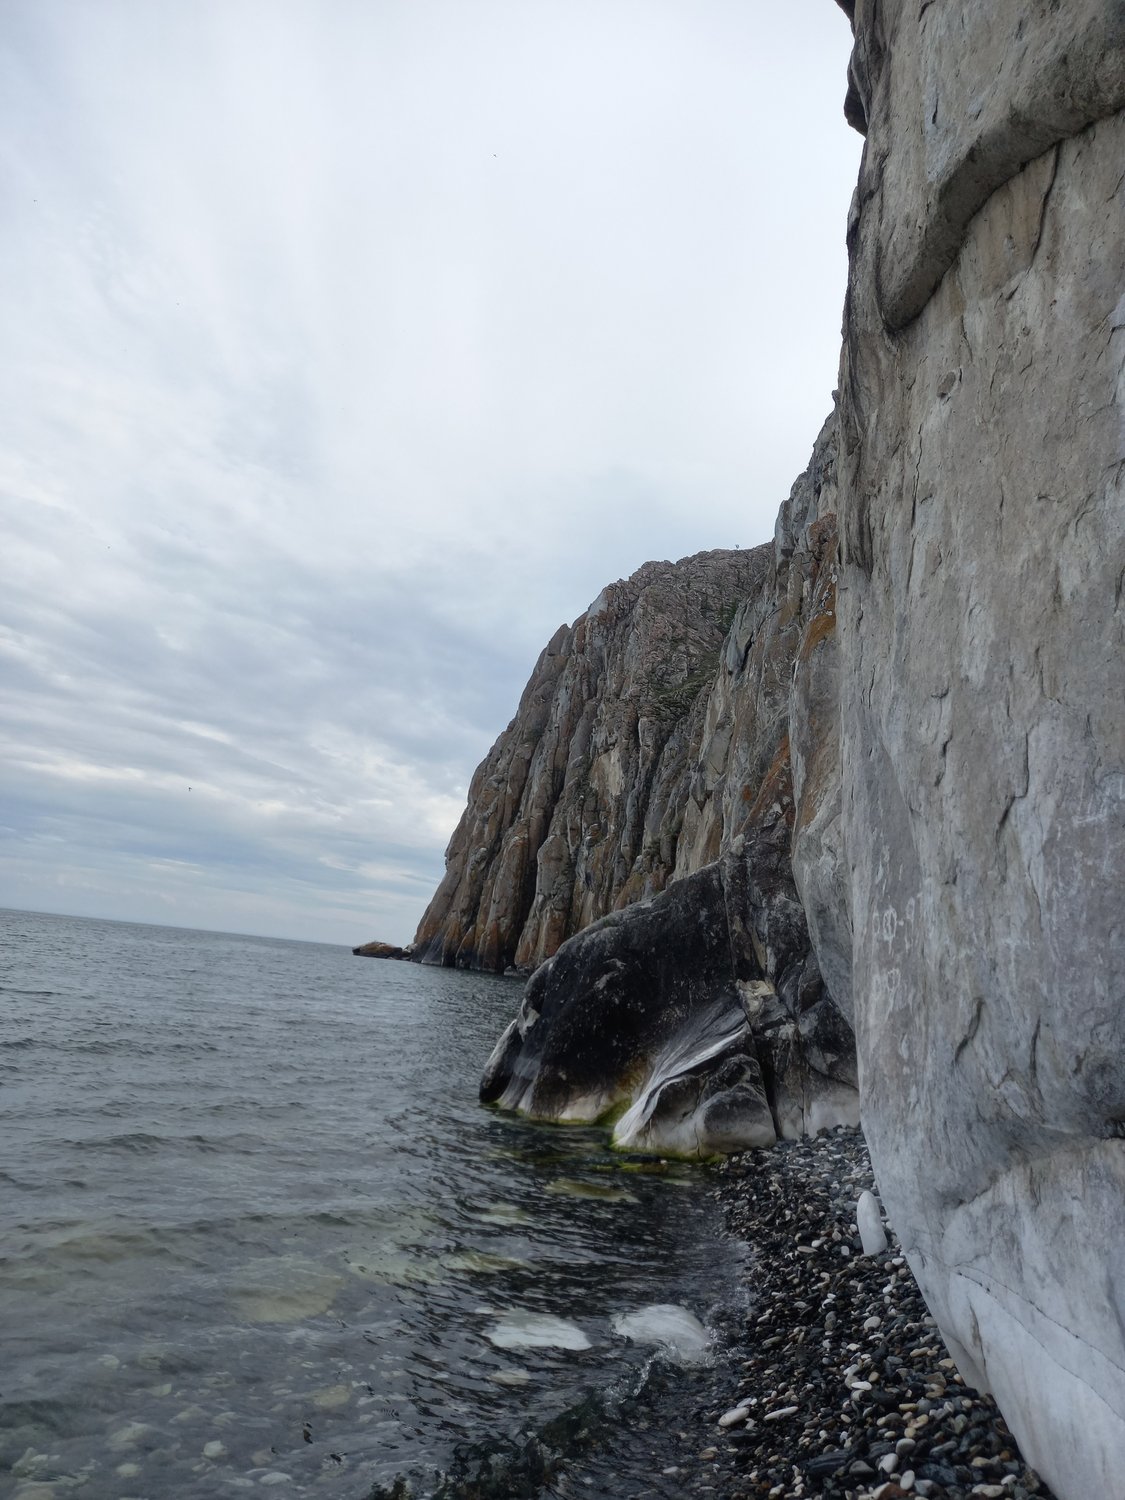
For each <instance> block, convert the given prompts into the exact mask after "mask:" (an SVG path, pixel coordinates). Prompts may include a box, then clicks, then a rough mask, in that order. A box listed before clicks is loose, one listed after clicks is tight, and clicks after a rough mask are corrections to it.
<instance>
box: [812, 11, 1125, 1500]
mask: <svg viewBox="0 0 1125 1500" xmlns="http://www.w3.org/2000/svg"><path fill="white" fill-rule="evenodd" d="M854 26H855V32H856V47H855V53H854V57H853V63H852V69H851V85H852V86H851V92H850V94H849V106H848V113H849V117H850V118H851V119H853V121H854V122H856V123H858V124H859V125H860V126H861V127H865V128H866V131H867V144H866V148H865V153H864V160H863V166H862V169H861V174H860V181H859V186H858V190H857V193H856V197H855V200H854V206H853V215H852V222H851V224H850V226H849V232H850V246H851V276H850V286H849V294H848V307H847V314H846V321H845V349H844V358H843V366H842V382H841V384H842V398H841V455H840V530H841V552H842V558H841V571H840V599H839V617H840V645H839V649H840V652H841V677H840V693H841V701H842V752H843V772H844V788H845V796H844V803H843V835H844V841H845V845H846V849H847V864H848V867H849V882H850V899H851V905H852V914H853V917H854V925H855V950H854V968H853V974H852V990H853V994H854V997H855V1019H856V1031H857V1041H858V1051H859V1064H860V1082H861V1093H862V1098H863V1119H864V1126H865V1130H866V1133H867V1136H868V1140H869V1143H870V1146H871V1152H872V1157H873V1160H874V1162H875V1165H876V1171H877V1175H878V1179H879V1183H880V1187H881V1190H882V1192H883V1194H884V1197H885V1200H886V1203H887V1205H888V1208H889V1210H890V1214H891V1217H892V1219H893V1221H894V1223H895V1227H896V1229H897V1230H898V1232H899V1234H900V1236H901V1239H902V1242H903V1245H904V1247H905V1248H906V1249H907V1253H908V1256H909V1259H910V1262H911V1265H912V1267H913V1269H914V1271H915V1273H916V1275H917V1277H918V1280H919V1283H920V1284H921V1286H922V1289H923V1291H924V1293H925V1295H926V1298H927V1301H928V1302H929V1304H930V1307H931V1309H932V1310H933V1312H934V1314H935V1316H936V1317H937V1319H938V1322H939V1325H940V1327H941V1330H942V1333H943V1335H944V1337H945V1338H946V1341H947V1342H948V1344H949V1346H950V1349H951V1351H952V1352H953V1353H954V1354H955V1356H956V1358H957V1360H958V1363H959V1364H960V1366H961V1368H962V1370H963V1371H964V1373H965V1375H966V1377H967V1378H968V1379H970V1380H971V1381H973V1382H974V1383H976V1384H977V1385H980V1386H982V1387H985V1388H987V1389H991V1390H992V1391H993V1392H994V1393H995V1395H996V1397H997V1399H998V1401H999V1403H1000V1406H1001V1408H1002V1410H1003V1412H1004V1415H1005V1417H1006V1419H1007V1421H1008V1422H1009V1424H1010V1425H1011V1427H1012V1430H1013V1431H1014V1433H1015V1434H1016V1436H1017V1438H1018V1440H1019V1442H1020V1445H1021V1447H1022V1448H1023V1450H1024V1453H1025V1454H1026V1456H1027V1457H1028V1458H1029V1460H1030V1461H1031V1462H1032V1463H1033V1464H1034V1465H1035V1466H1036V1467H1037V1468H1038V1469H1039V1470H1040V1471H1041V1472H1042V1474H1043V1475H1044V1476H1045V1477H1046V1478H1047V1479H1048V1481H1049V1482H1050V1484H1051V1485H1052V1486H1053V1487H1054V1488H1055V1489H1056V1491H1057V1492H1058V1493H1059V1494H1060V1495H1061V1496H1066V1497H1068V1500H1079V1497H1083V1500H1084V1497H1087V1496H1090V1495H1095V1494H1105V1495H1109V1494H1116V1493H1119V1492H1120V1491H1121V1486H1122V1475H1123V1474H1125V1139H1123V1138H1122V1137H1123V1136H1125V934H1123V928H1122V923H1123V911H1125V907H1123V902H1122V892H1123V891H1125V838H1123V836H1122V835H1123V832H1125V826H1123V823H1125V819H1123V812H1125V673H1123V663H1125V629H1123V627H1125V609H1123V602H1122V601H1123V579H1125V573H1123V569H1125V535H1123V532H1125V523H1123V518H1125V507H1123V496H1122V478H1123V473H1125V378H1123V370H1125V255H1123V248H1122V247H1123V246H1125V197H1123V186H1122V173H1123V171H1125V117H1123V115H1122V113H1121V111H1122V108H1123V107H1125V7H1123V6H1122V5H1120V4H1118V3H1110V0H1072V3H1068V4H1066V5H1058V4H1055V3H1049V0H1032V3H1029V4H1023V5H1019V6H1000V5H995V4H993V5H981V4H978V3H969V0H962V3H956V0H942V3H936V4H925V3H923V4H922V5H920V6H919V5H915V4H909V5H908V4H906V3H905V0H882V3H880V4H878V5H876V4H875V3H874V0H858V3H857V4H856V6H855V14H854ZM826 691H827V689H826ZM805 740H806V744H807V745H809V744H810V742H809V740H808V737H807V736H806V737H805ZM816 753H817V752H816V750H815V748H809V749H808V750H807V751H806V752H803V756H804V758H803V760H802V762H801V764H802V773H801V774H802V776H812V777H815V776H816V775H817V774H818V772H817V769H816ZM798 779H800V778H798ZM806 784H807V783H806ZM815 821H816V820H814V822H815ZM808 836H809V838H810V840H811V844H810V853H809V857H808V858H806V859H805V860H804V861H803V863H802V876H801V879H802V890H803V892H804V893H805V896H806V902H807V903H810V923H811V924H812V925H813V927H814V929H815V930H819V931H820V932H821V933H823V932H824V931H825V930H826V929H831V928H832V925H833V914H832V912H831V911H830V910H829V908H830V907H831V900H830V897H829V896H828V894H827V893H828V892H829V891H830V890H831V886H832V878H831V870H830V865H831V863H832V851H833V849H834V848H835V847H836V846H835V843H834V840H835V837H836V835H835V833H834V832H832V831H831V830H830V829H815V828H810V829H809V833H808ZM817 850H819V852H816V851H817ZM813 906H815V907H817V908H818V909H819V910H820V912H821V915H820V916H818V917H816V918H815V919H814V917H813V915H812V907H813ZM829 942H830V944H831V945H833V946H835V942H836V940H835V938H832V937H830V938H829ZM824 968H825V971H826V973H828V972H830V971H831V966H830V964H829V963H828V962H825V963H824ZM841 998H842V997H841ZM923 1157H924V1160H925V1171H919V1162H920V1160H921V1159H923Z"/></svg>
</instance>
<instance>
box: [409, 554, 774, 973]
mask: <svg viewBox="0 0 1125 1500" xmlns="http://www.w3.org/2000/svg"><path fill="white" fill-rule="evenodd" d="M772 567H773V559H772V549H771V548H770V547H769V546H765V547H757V548H755V549H753V550H752V551H737V550H736V551H733V552H724V551H714V552H700V553H697V554H696V555H695V556H693V557H685V558H682V559H681V560H680V561H679V562H677V563H667V562H652V563H646V564H645V565H644V566H643V567H641V568H639V569H638V570H637V571H636V572H635V573H634V574H633V575H632V577H630V578H627V579H624V580H622V581H619V582H617V583H613V584H610V585H609V586H608V587H607V588H605V589H604V590H603V591H602V593H601V594H600V595H599V596H598V598H597V599H596V600H595V601H594V603H593V604H591V606H590V608H589V609H588V610H587V611H586V612H585V614H583V615H581V616H580V617H579V619H578V620H577V621H576V622H575V623H574V624H573V625H572V626H569V627H568V626H565V625H563V626H560V627H559V629H558V630H557V631H556V633H555V635H554V637H553V638H552V640H551V641H550V642H549V644H548V645H547V646H546V648H545V649H544V651H543V653H542V655H541V656H540V658H539V660H538V662H537V663H536V666H535V670H534V672H533V673H532V676H531V680H530V682H529V683H528V685H527V687H526V689H525V690H524V693H523V696H522V698H521V699H520V704H519V708H518V710H517V712H516V716H515V718H514V719H513V720H512V722H511V723H510V724H509V725H508V727H507V729H506V730H505V731H504V733H503V734H502V735H501V736H500V738H499V739H498V740H497V742H496V744H495V745H494V746H493V747H492V749H491V750H490V751H489V753H488V755H487V757H486V758H485V760H484V761H483V762H482V764H481V765H480V766H479V768H478V769H477V771H476V774H475V775H474V777H473V780H472V784H471V786H470V788H469V800H468V805H467V807H466V809H465V813H464V816H463V817H462V819H461V822H460V823H459V824H458V827H457V829H456V831H455V833H454V835H453V838H452V839H451V841H450V844H449V848H448V850H447V851H446V871H445V877H444V879H443V880H442V882H441V885H440V886H439V887H438V890H437V892H436V894H435V896H434V898H433V900H432V901H431V902H430V905H429V907H428V908H427V910H426V913H425V915H424V916H423V918H422V921H421V923H420V925H419V928H418V932H417V935H416V937H415V940H414V956H415V957H416V958H418V959H420V960H421V961H422V962H423V963H436V964H445V965H449V966H456V967H459V968H480V969H504V968H507V967H508V966H509V965H515V966H516V967H518V968H523V969H528V970H530V969H534V968H535V967H537V966H538V965H539V964H540V963H542V962H543V960H544V959H546V958H549V957H550V955H551V954H553V953H554V952H555V951H556V949H557V948H558V947H559V945H560V943H562V942H563V941H564V940H565V939H566V938H567V937H569V936H570V935H571V934H572V933H574V932H577V931H580V930H581V929H582V928H583V927H587V926H588V925H589V924H590V923H591V922H593V921H594V920H596V919H597V918H598V917H600V916H603V915H604V914H605V913H607V912H610V911H613V910H615V909H616V908H618V907H620V906H624V905H627V904H629V903H630V902H631V901H634V900H637V899H638V898H641V897H645V896H649V895H652V894H654V893H655V892H657V891H660V890H662V889H663V887H664V885H665V883H666V882H667V880H668V879H669V877H670V876H671V874H672V873H673V871H674V870H677V871H678V872H679V873H683V872H684V871H685V870H686V869H689V868H693V867H694V866H693V864H692V861H691V858H685V857H682V856H681V854H680V849H679V842H680V828H681V823H682V821H683V818H684V807H685V802H686V781H687V778H688V777H689V776H690V775H691V773H692V771H693V769H694V767H695V764H696V762H697V760H698V756H699V747H700V740H701V735H702V734H703V731H704V718H703V715H704V709H705V707H706V704H707V691H708V689H709V687H710V685H711V683H712V681H713V679H714V676H715V672H716V668H717V664H718V659H719V654H720V651H721V649H722V648H723V644H724V640H725V639H726V636H727V631H728V628H729V626H730V623H731V619H732V617H733V616H734V615H735V613H736V611H738V610H739V607H740V606H741V604H742V602H743V600H745V599H746V598H747V596H754V595H757V594H758V593H759V592H760V591H761V589H762V588H763V586H764V585H765V583H766V580H767V579H768V578H769V577H770V576H771V574H772ZM694 852H696V851H693V853H694ZM696 863H698V860H697V861H696Z"/></svg>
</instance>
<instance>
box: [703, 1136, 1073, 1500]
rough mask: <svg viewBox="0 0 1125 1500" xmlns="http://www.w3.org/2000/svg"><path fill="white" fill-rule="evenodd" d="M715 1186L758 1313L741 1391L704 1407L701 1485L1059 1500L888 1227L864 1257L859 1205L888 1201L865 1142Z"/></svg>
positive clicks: (852, 1141) (729, 1494)
mask: <svg viewBox="0 0 1125 1500" xmlns="http://www.w3.org/2000/svg"><path fill="white" fill-rule="evenodd" d="M716 1179H717V1184H718V1185H717V1187H716V1189H715V1191H716V1194H717V1196H718V1198H719V1200H720V1203H721V1205H722V1207H723V1210H724V1214H725V1218H726V1226H727V1232H728V1233H729V1234H730V1235H732V1236H733V1237H735V1238H737V1239H739V1240H742V1241H744V1242H745V1243H746V1244H747V1245H748V1246H749V1247H750V1258H749V1260H748V1262H747V1268H746V1277H747V1283H748V1291H749V1295H750V1306H749V1312H748V1315H747V1319H746V1322H745V1325H744V1326H743V1327H742V1328H741V1330H740V1331H739V1332H738V1333H737V1335H736V1336H735V1338H736V1342H735V1348H734V1349H733V1350H732V1351H731V1358H730V1361H729V1363H727V1364H726V1365H725V1369H726V1371H727V1372H728V1373H727V1376H726V1379H727V1382H728V1387H729V1388H728V1389H726V1390H725V1391H724V1392H723V1393H722V1395H721V1397H720V1399H719V1401H718V1404H717V1405H716V1406H715V1407H714V1409H713V1410H711V1409H708V1410H706V1411H701V1412H699V1413H698V1418H699V1423H700V1428H701V1435H700V1441H699V1450H698V1451H697V1453H696V1457H695V1464H696V1465H697V1466H698V1467H696V1470H695V1474H694V1475H693V1476H692V1480H691V1481H689V1484H690V1488H691V1489H692V1490H694V1491H696V1492H702V1491H703V1490H704V1489H710V1491H711V1493H713V1494H715V1495H716V1496H717V1497H720V1500H751V1497H754V1500H758V1497H768V1500H821V1497H823V1500H899V1497H902V1496H915V1495H917V1496H921V1497H923V1500H925V1497H933V1500H969V1497H970V1496H971V1497H974V1500H1031V1497H1032V1496H1034V1497H1036V1500H1051V1495H1050V1491H1049V1490H1048V1489H1047V1487H1046V1485H1045V1484H1044V1483H1043V1481H1042V1480H1040V1479H1039V1478H1038V1476H1037V1475H1036V1474H1035V1473H1034V1472H1033V1471H1032V1470H1031V1469H1029V1468H1028V1467H1027V1465H1026V1464H1025V1463H1024V1462H1023V1460H1022V1458H1021V1457H1020V1453H1019V1449H1018V1448H1017V1446H1016V1443H1015V1439H1014V1438H1013V1437H1012V1435H1011V1433H1010V1432H1009V1431H1008V1429H1007V1427H1006V1426H1005V1424H1004V1419H1003V1418H1002V1417H1001V1415H1000V1413H999V1411H998V1410H997V1407H996V1404H995V1402H994V1401H993V1400H992V1399H991V1397H988V1396H983V1395H981V1394H980V1393H979V1392H977V1391H974V1390H972V1389H970V1388H969V1387H968V1386H966V1385H965V1383H964V1381H963V1379H962V1377H961V1376H960V1375H959V1374H958V1373H957V1370H956V1367H955V1366H954V1364H953V1361H952V1360H951V1359H950V1358H949V1356H948V1353H947V1351H946V1349H945V1346H944V1344H943V1343H942V1340H941V1335H940V1334H939V1333H938V1331H937V1328H936V1326H935V1324H934V1321H933V1319H932V1318H931V1317H930V1316H929V1314H928V1313H927V1311H926V1306H925V1303H924V1302H923V1301H922V1296H921V1293H920V1292H919V1290H918V1287H917V1284H916V1282H915V1280H914V1277H913V1276H912V1274H911V1272H910V1268H909V1266H908V1265H907V1264H906V1261H905V1259H904V1258H903V1256H902V1253H901V1250H900V1248H899V1244H898V1241H897V1239H896V1237H895V1235H894V1233H893V1231H892V1230H891V1228H890V1226H889V1225H884V1227H885V1229H886V1231H887V1238H888V1245H887V1249H886V1250H884V1251H883V1252H881V1253H880V1254H877V1255H872V1256H865V1255H864V1254H863V1253H862V1246H861V1242H860V1237H859V1230H858V1227H857V1222H856V1204H857V1202H858V1200H859V1198H860V1195H861V1194H862V1193H863V1192H864V1191H865V1190H870V1191H872V1192H875V1193H877V1191H878V1190H877V1187H876V1185H875V1183H874V1182H873V1179H872V1172H871V1164H870V1160H869V1158H868V1155H867V1148H866V1146H865V1144H864V1141H863V1137H862V1135H860V1134H859V1133H858V1132H853V1131H845V1130H842V1129H841V1130H837V1131H834V1132H832V1133H830V1134H828V1135H825V1136H820V1137H818V1138H817V1139H815V1140H811V1141H810V1140H805V1141H794V1142H787V1143H784V1144H782V1145H779V1146H776V1147H773V1148H771V1149H770V1150H769V1151H761V1152H747V1153H744V1154H742V1155H740V1156H734V1157H730V1158H728V1159H727V1160H726V1161H725V1162H724V1163H723V1164H722V1165H721V1166H720V1167H718V1168H717V1169H716ZM732 1376H733V1377H734V1378H733V1383H731V1377H732ZM685 1477H686V1476H685Z"/></svg>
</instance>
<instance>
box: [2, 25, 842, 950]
mask: <svg viewBox="0 0 1125 1500" xmlns="http://www.w3.org/2000/svg"><path fill="white" fill-rule="evenodd" d="M848 43H849V38H848V33H847V26H846V23H845V22H844V20H843V18H842V16H841V15H839V14H838V13H837V12H836V10H835V8H834V7H833V6H831V5H830V4H829V3H828V0H816V3H813V0H808V3H807V5H806V4H801V5H798V6H794V7H790V8H788V10H787V11H786V13H785V14H784V15H781V16H777V15H772V14H771V15H768V16H767V15H765V14H763V13H762V12H761V10H760V8H757V7H748V6H746V5H745V4H742V3H735V0H700V3H699V4H697V5H693V6H690V7H685V6H681V5H679V4H678V3H674V0H636V3H631V0H622V3H620V4H617V5H613V6H605V5H604V4H601V3H598V4H592V3H591V4H586V3H582V0H566V3H562V0H557V3H556V0H532V3H529V4H518V5H517V4H514V3H511V0H505V3H495V4H490V3H488V0H482V3H480V4H475V5H473V6H464V5H462V4H460V3H453V0H447V3H446V0H430V3H427V0H421V3H407V0H388V3H386V4H383V5H379V6H369V5H365V4H359V3H351V0H336V3H333V4H331V5H319V4H313V3H312V0H301V3H297V0H293V3H278V0H270V3H266V0H261V3H259V0H223V3H218V0H215V3H200V4H198V5H192V6H188V7H174V6H151V5H147V4H144V3H142V0H127V3H120V0H100V3H99V4H98V5H97V6H89V5H86V4H81V3H78V0H11V3H9V4H8V5H7V6H6V8H5V14H4V23H3V28H2V31H0V121H2V124H3V131H2V132H0V139H2V141H3V146H2V147H0V304H2V313H3V319H4V327H5V351H6V356H7V357H6V358H5V360H4V361H3V365H2V367H0V503H2V505H3V512H4V526H5V540H4V549H5V562H6V566H5V575H6V577H5V589H4V595H3V603H2V605H0V683H2V689H3V696H4V713H3V716H2V724H0V741H2V745H0V751H2V753H3V757H4V764H5V766H6V768H7V769H6V772H5V776H4V786H3V789H2V801H0V903H2V904H8V905H13V906H27V907H34V908H39V909H45V910H57V911H74V912H80V913H88V914H92V915H104V916H114V917H122V918H134V919H138V920H151V921H168V922H174V923H182V924H184V925H195V926H203V927H220V928H229V929H236V930H237V929H241V930H248V931H257V932H266V933H270V932H274V933H281V934H284V935H288V936H302V937H310V938H318V937H319V938H324V939H326V940H329V941H345V942H358V941H360V940H362V939H364V938H367V937H371V936H374V935H378V936H381V937H385V938H389V939H393V940H399V941H403V940H406V939H407V938H408V937H409V936H410V935H411V932H412V930H413V927H414V924H415V923H416V921H417V918H418V916H419V915H420V913H421V910H422V908H423V906H424V905H425V902H426V900H427V899H428V896H429V894H430V893H431V891H432V889H433V887H434V885H435V884H436V882H437V879H438V878H439V876H440V871H441V854H442V850H443V848H444V845H445V843H446V841H447V839H448V837H449V834H450V833H451V831H452V829H453V826H454V824H455V822H456V819H457V817H458V815H459V813H460V809H461V806H462V803H463V800H464V796H465V793H466V790H467V785H468V779H469V776H470V775H471V773H472V770H473V768H474V767H475V765H476V763H477V762H478V761H479V759H480V758H481V756H482V755H483V754H484V752H485V751H486V749H487V748H488V746H489V744H490V743H491V742H492V740H493V739H494V738H495V737H496V735H497V734H498V733H499V732H500V730H501V729H502V728H503V727H504V724H505V723H506V722H507V720H508V719H509V718H510V716H511V714H512V712H513V711H514V709H515V706H516V702H517V701H518V697H519V693H520V690H521V688H522V685H523V683H524V681H525V679H526V677H527V675H528V673H529V671H530V668H531V666H532V664H533V662H534V660H535V657H536V655H537V654H538V651H539V649H540V648H541V646H542V645H543V643H544V642H545V641H546V639H547V638H548V637H549V636H550V634H551V633H552V632H553V630H554V629H555V627H556V626H557V625H558V624H559V622H560V621H561V620H563V619H573V618H574V617H575V616H576V615H577V614H578V613H580V612H581V610H582V609H583V608H584V607H585V605H586V604H587V603H588V602H589V600H590V599H592V598H593V597H594V596H595V595H596V594H597V593H598V591H599V590H600V589H601V587H602V585H603V584H605V583H606V582H607V581H609V580H611V579H613V578H615V577H619V576H622V575H625V574H627V573H629V572H631V571H632V570H633V569H635V568H636V567H638V566H639V565H640V564H641V563H642V562H644V561H645V560H647V559H648V558H651V557H678V556H682V555H684V554H686V553H688V552H692V551H697V550H700V549H702V548H706V547H713V546H734V545H736V544H740V545H744V546H745V545H752V544H754V543H756V542H759V541H761V540H764V539H765V538H766V537H767V536H768V535H769V534H770V533H771V531H772V526H773V518H774V515H775V513H776V509H777V506H778V503H779V502H780V500H781V499H782V498H783V497H784V495H785V493H786V492H787V491H788V487H789V484H790V482H791V481H792V479H793V477H794V476H795V475H796V473H797V472H798V471H799V469H800V468H801V466H802V465H803V463H804V460H805V457H806V456H807V451H808V449H809V447H810V446H811V443H812V439H813V437H814V436H815V433H816V431H817V429H818V427H819V424H820V421H821V420H822V418H823V416H824V414H825V412H826V410H827V408H828V404H829V399H830V391H831V387H832V384H833V383H834V379H835V370H836V361H837V343H838V339H837V331H838V327H839V312H840V306H841V302H842V295H843V282H844V273H845V261H844V251H843V243H842V241H843V225H844V218H845V212H846V206H847V201H848V198H849V196H850V191H851V186H852V183H853V182H854V177H855V170H856V163H857V159H858V144H859V143H858V140H857V138H855V137H854V136H853V135H852V134H851V133H850V132H849V131H848V130H847V128H846V126H845V125H844V124H843V120H842V116H841V113H840V99H841V98H842V93H843V87H844V69H845V64H846V57H847V50H848Z"/></svg>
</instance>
